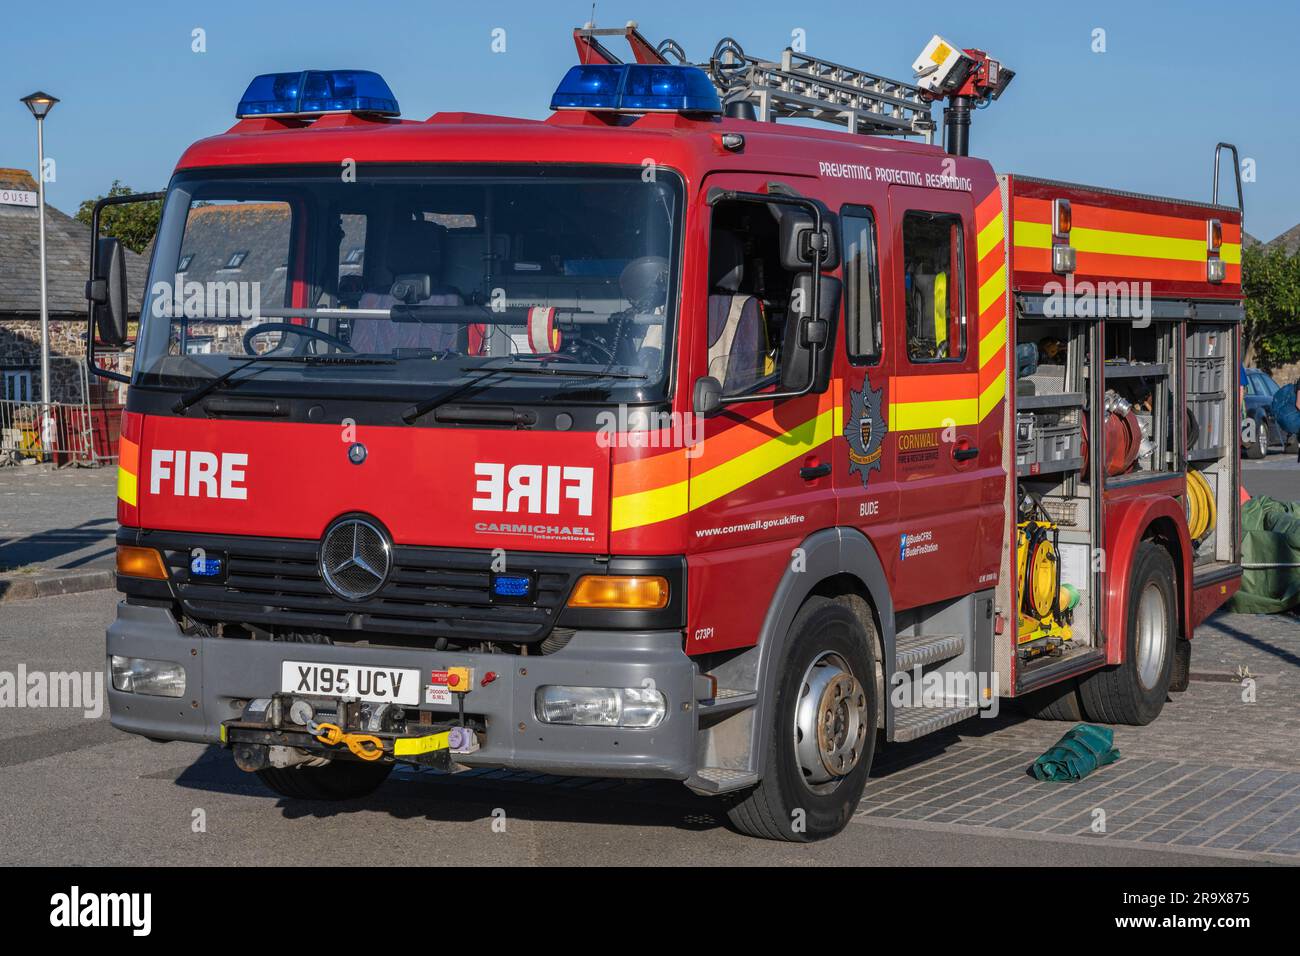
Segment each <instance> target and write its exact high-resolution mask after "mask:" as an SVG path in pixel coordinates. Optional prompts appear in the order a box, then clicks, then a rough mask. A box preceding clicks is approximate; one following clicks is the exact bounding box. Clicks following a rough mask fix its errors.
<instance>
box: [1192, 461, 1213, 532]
mask: <svg viewBox="0 0 1300 956" xmlns="http://www.w3.org/2000/svg"><path fill="white" fill-rule="evenodd" d="M1214 525H1215V509H1214V492H1213V491H1212V490H1211V489H1210V483H1209V482H1208V481H1206V480H1205V476H1204V475H1202V474H1201V473H1200V472H1199V471H1195V470H1193V471H1189V472H1188V473H1187V531H1188V534H1190V535H1191V538H1192V540H1193V541H1199V540H1200V539H1201V538H1203V537H1205V535H1206V533H1207V532H1208V531H1209V530H1210V529H1211V528H1213V527H1214Z"/></svg>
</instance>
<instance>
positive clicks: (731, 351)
mask: <svg viewBox="0 0 1300 956" xmlns="http://www.w3.org/2000/svg"><path fill="white" fill-rule="evenodd" d="M744 276H745V250H744V247H743V245H742V244H741V241H740V239H739V238H738V237H737V236H735V235H734V234H733V233H730V232H723V231H717V232H715V233H714V234H713V241H712V246H711V248H710V250H709V287H710V289H711V290H712V291H711V292H710V294H709V370H708V374H709V375H711V376H713V377H714V378H716V379H717V380H718V381H719V382H720V383H721V384H722V394H724V395H739V394H741V393H743V392H745V391H748V390H749V389H750V388H752V387H753V385H754V383H756V382H757V381H758V380H759V379H760V378H762V377H763V374H764V371H765V367H766V358H767V349H766V338H767V336H766V332H765V330H764V327H763V311H762V308H761V304H760V302H759V300H758V299H757V298H755V297H754V296H752V295H741V294H740V285H741V282H742V280H743V279H744Z"/></svg>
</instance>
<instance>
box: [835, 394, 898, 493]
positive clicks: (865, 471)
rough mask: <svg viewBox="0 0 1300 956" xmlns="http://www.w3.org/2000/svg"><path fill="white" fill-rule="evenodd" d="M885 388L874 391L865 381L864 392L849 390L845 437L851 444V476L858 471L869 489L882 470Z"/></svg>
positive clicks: (864, 485)
mask: <svg viewBox="0 0 1300 956" xmlns="http://www.w3.org/2000/svg"><path fill="white" fill-rule="evenodd" d="M883 392H884V388H883V387H882V388H878V389H876V390H874V391H873V390H872V388H871V383H870V382H869V381H866V380H865V379H864V380H863V382H862V390H861V391H856V392H855V391H853V390H852V389H850V390H849V398H850V406H849V415H848V419H847V420H846V421H845V423H844V438H845V440H846V441H847V442H848V443H849V474H853V472H855V471H856V472H857V473H858V474H860V475H861V476H862V485H863V487H866V484H867V478H868V475H869V474H870V473H871V472H872V471H873V470H874V469H877V468H879V467H880V455H881V451H882V449H881V444H882V443H883V442H884V440H885V432H887V431H888V430H889V429H888V428H887V427H886V426H885V416H884V415H883V414H882V413H881V410H880V406H881V395H882V393H883Z"/></svg>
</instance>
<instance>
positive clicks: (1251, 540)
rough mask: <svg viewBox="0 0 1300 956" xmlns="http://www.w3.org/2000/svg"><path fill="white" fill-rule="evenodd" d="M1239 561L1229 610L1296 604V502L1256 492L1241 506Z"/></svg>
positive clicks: (1270, 610)
mask: <svg viewBox="0 0 1300 956" xmlns="http://www.w3.org/2000/svg"><path fill="white" fill-rule="evenodd" d="M1241 563H1242V565H1243V566H1244V568H1245V570H1244V572H1243V573H1242V576H1241V590H1240V591H1238V592H1237V593H1236V594H1235V595H1234V596H1233V598H1232V600H1231V601H1229V602H1228V609H1229V610H1232V611H1238V612H1240V613H1243V614H1278V613H1280V612H1282V611H1287V610H1290V609H1291V608H1293V607H1300V502H1295V501H1278V500H1277V499H1276V498H1270V497H1268V496H1267V495H1260V496H1259V497H1257V498H1251V499H1250V500H1249V501H1247V502H1246V503H1245V504H1243V505H1242V506H1241ZM1288 565H1289V566H1288Z"/></svg>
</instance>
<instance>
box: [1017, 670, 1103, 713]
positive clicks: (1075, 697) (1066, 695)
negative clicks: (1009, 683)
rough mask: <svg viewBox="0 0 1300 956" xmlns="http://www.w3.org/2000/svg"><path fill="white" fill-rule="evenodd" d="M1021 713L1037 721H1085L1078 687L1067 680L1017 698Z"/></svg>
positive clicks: (1073, 682) (1075, 683)
mask: <svg viewBox="0 0 1300 956" xmlns="http://www.w3.org/2000/svg"><path fill="white" fill-rule="evenodd" d="M1018 701H1019V706H1020V709H1021V711H1022V712H1024V713H1025V714H1028V715H1029V716H1030V717H1033V718H1036V719H1037V720H1072V721H1074V722H1075V723H1078V722H1079V721H1081V720H1086V719H1087V718H1085V717H1084V716H1083V703H1082V702H1081V701H1080V700H1079V685H1078V683H1077V682H1076V681H1073V680H1067V681H1064V682H1062V683H1061V684H1057V685H1054V686H1052V687H1045V688H1043V689H1042V690H1037V691H1034V692H1033V693H1032V694H1029V695H1027V696H1025V697H1023V698H1018Z"/></svg>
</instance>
